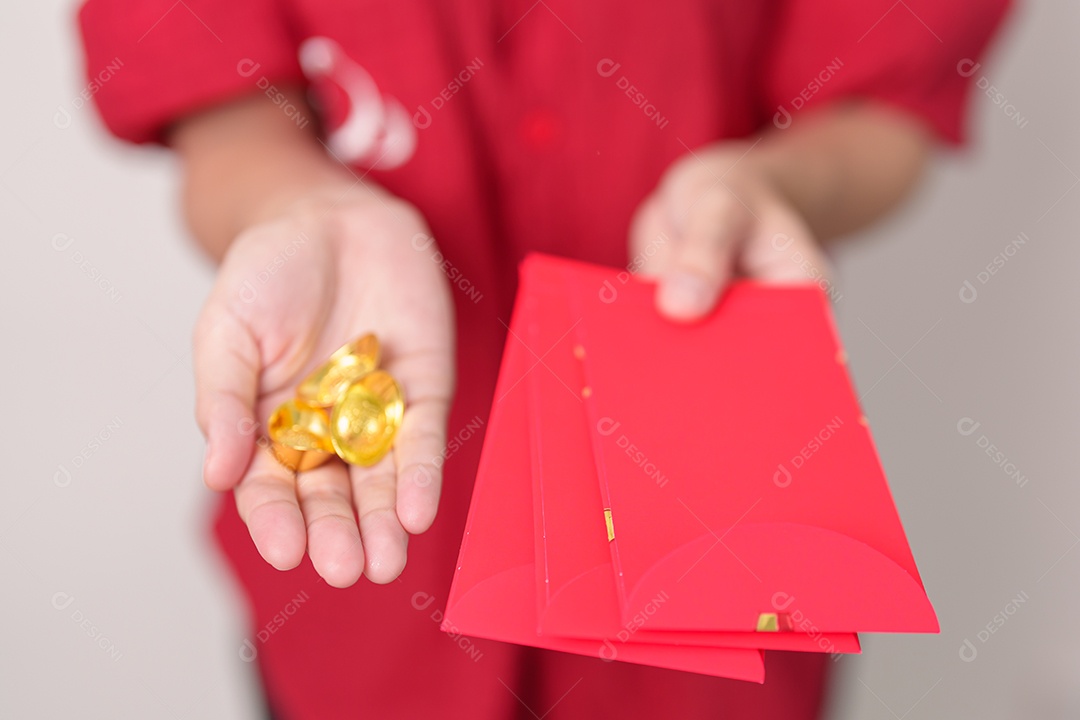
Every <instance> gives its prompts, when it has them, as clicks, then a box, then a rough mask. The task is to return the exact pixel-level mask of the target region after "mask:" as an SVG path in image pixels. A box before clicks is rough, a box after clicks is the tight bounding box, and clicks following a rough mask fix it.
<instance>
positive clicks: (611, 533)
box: [604, 508, 615, 542]
mask: <svg viewBox="0 0 1080 720" xmlns="http://www.w3.org/2000/svg"><path fill="white" fill-rule="evenodd" d="M604 523H605V524H606V525H607V539H608V542H611V541H612V540H614V539H615V524H614V523H613V522H612V521H611V508H604Z"/></svg>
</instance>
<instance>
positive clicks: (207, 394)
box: [193, 300, 259, 490]
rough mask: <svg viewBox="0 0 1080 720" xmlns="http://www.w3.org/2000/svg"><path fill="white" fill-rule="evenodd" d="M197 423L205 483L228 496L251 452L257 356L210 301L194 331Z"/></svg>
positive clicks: (241, 330)
mask: <svg viewBox="0 0 1080 720" xmlns="http://www.w3.org/2000/svg"><path fill="white" fill-rule="evenodd" d="M193 357H194V363H195V417H196V420H197V421H198V423H199V427H200V428H202V431H203V435H205V436H206V459H205V460H204V462H203V479H204V481H205V482H206V485H207V486H208V487H210V488H211V489H213V490H228V489H229V488H231V487H234V486H235V485H236V484H237V483H238V482H239V481H240V478H241V477H243V475H244V472H245V471H246V470H247V468H248V465H249V464H250V463H251V459H252V454H253V452H254V450H255V437H256V433H257V431H258V424H257V422H256V421H255V419H254V405H255V398H256V393H257V388H258V376H259V350H258V346H257V344H256V343H255V340H254V339H253V338H252V337H251V334H250V332H249V331H248V329H247V328H246V327H245V326H244V325H243V324H242V323H241V322H240V321H239V320H238V319H237V318H236V317H235V316H234V315H233V314H232V313H230V312H228V311H227V310H224V309H221V308H220V306H218V305H217V304H215V303H214V302H213V301H212V300H211V302H210V303H208V304H207V307H206V309H204V311H203V313H202V315H201V316H200V317H199V321H198V323H197V324H196V327H195V339H194V356H193Z"/></svg>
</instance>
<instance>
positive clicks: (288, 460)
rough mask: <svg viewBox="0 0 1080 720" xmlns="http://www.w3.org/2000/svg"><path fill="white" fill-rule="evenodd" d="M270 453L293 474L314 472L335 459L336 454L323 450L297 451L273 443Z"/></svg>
mask: <svg viewBox="0 0 1080 720" xmlns="http://www.w3.org/2000/svg"><path fill="white" fill-rule="evenodd" d="M270 452H272V453H274V459H276V460H277V461H278V462H279V463H281V464H282V465H284V466H285V467H287V468H289V469H290V470H292V471H293V472H305V471H307V470H314V469H315V468H317V467H319V466H320V465H322V464H323V463H325V462H326V461H327V460H329V459H330V458H332V457H334V453H328V452H322V451H321V450H297V449H296V448H291V447H289V446H288V445H282V444H281V443H276V442H273V441H271V443H270Z"/></svg>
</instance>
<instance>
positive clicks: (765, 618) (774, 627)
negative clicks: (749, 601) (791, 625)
mask: <svg viewBox="0 0 1080 720" xmlns="http://www.w3.org/2000/svg"><path fill="white" fill-rule="evenodd" d="M779 629H780V624H779V623H778V622H777V619H776V613H761V614H760V615H758V619H757V631H758V632H776V631H778V630H779Z"/></svg>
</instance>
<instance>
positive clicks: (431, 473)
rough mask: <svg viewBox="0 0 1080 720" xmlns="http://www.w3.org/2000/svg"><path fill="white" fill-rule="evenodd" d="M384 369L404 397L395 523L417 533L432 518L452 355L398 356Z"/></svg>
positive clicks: (438, 486) (439, 484) (435, 352)
mask: <svg viewBox="0 0 1080 720" xmlns="http://www.w3.org/2000/svg"><path fill="white" fill-rule="evenodd" d="M388 369H389V371H390V373H392V374H393V375H394V377H397V378H398V379H399V380H400V381H401V389H402V392H403V393H404V395H405V417H404V418H403V419H402V423H401V428H399V430H398V435H397V438H396V440H395V442H394V461H395V466H396V468H397V497H396V503H395V504H396V507H397V516H398V521H399V522H400V523H401V525H402V527H404V528H405V530H407V531H408V532H410V533H422V532H424V531H425V530H427V529H428V528H429V527H431V523H432V522H434V520H435V514H436V512H437V510H438V507H439V493H440V491H441V490H442V461H443V458H444V457H445V448H446V422H447V416H448V414H449V411H450V398H451V397H452V394H453V377H454V367H453V351H452V350H451V349H450V346H448V347H446V348H442V349H439V348H431V349H428V350H424V351H417V352H412V353H409V354H406V355H401V356H399V357H396V358H394V359H393V361H392V362H390V363H388Z"/></svg>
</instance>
